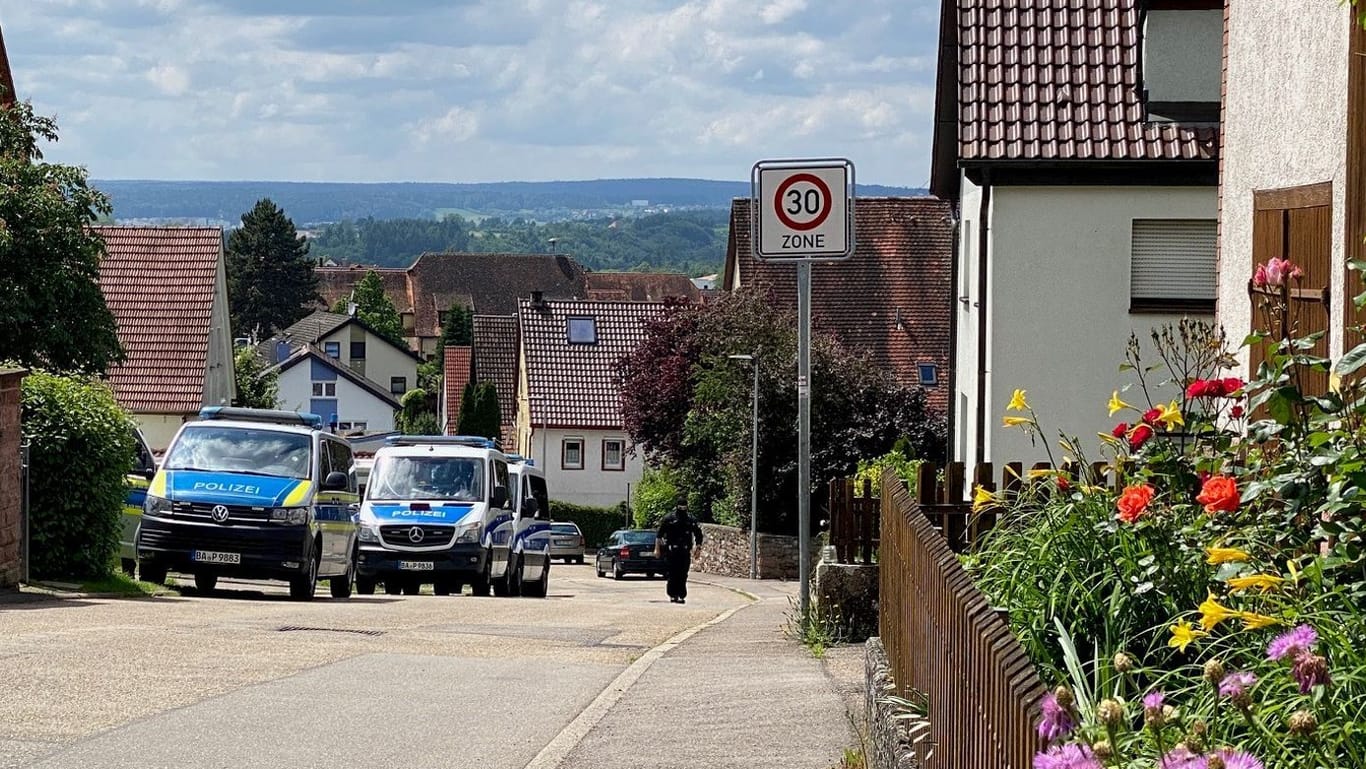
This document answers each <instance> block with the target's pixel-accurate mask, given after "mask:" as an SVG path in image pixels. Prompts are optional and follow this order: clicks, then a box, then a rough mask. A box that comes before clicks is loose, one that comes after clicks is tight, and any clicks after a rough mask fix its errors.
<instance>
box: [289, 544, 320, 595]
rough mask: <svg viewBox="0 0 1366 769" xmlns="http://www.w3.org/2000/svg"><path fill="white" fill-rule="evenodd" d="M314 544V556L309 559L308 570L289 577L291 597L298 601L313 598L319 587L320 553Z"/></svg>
mask: <svg viewBox="0 0 1366 769" xmlns="http://www.w3.org/2000/svg"><path fill="white" fill-rule="evenodd" d="M316 551H317V546H316V545H315V546H314V553H313V557H311V558H309V559H308V571H307V572H305V573H303V574H296V575H294V576H293V577H290V578H289V597H290V598H292V599H294V600H296V601H311V600H313V591H314V590H316V589H317V587H318V555H319V553H318V552H316Z"/></svg>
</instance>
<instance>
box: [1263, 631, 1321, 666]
mask: <svg viewBox="0 0 1366 769" xmlns="http://www.w3.org/2000/svg"><path fill="white" fill-rule="evenodd" d="M1318 641H1319V634H1318V632H1316V631H1315V630H1314V628H1312V627H1310V626H1308V625H1300V626H1299V627H1297V628H1295V629H1294V630H1287V631H1286V632H1284V633H1281V634H1280V635H1278V636H1276V637H1275V638H1273V639H1272V640H1271V643H1269V644H1267V646H1266V658H1267V659H1270V660H1281V659H1285V658H1286V657H1290V658H1291V659H1294V658H1295V657H1296V656H1298V655H1299V653H1300V652H1302V651H1312V650H1313V648H1314V644H1316V643H1318Z"/></svg>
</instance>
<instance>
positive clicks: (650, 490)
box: [631, 467, 678, 528]
mask: <svg viewBox="0 0 1366 769" xmlns="http://www.w3.org/2000/svg"><path fill="white" fill-rule="evenodd" d="M677 499H678V471H676V470H673V469H671V468H668V467H652V468H649V469H648V470H646V471H645V474H644V475H643V476H641V478H640V483H639V484H638V485H637V486H636V497H635V500H634V502H633V503H632V505H631V508H632V515H633V518H634V520H635V525H636V526H637V527H639V528H651V527H654V526H658V525H659V522H660V521H661V520H663V519H664V516H666V515H668V514H669V513H671V512H673V510H674V505H675V504H676V500H677Z"/></svg>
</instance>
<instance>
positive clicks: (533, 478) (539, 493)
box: [527, 475, 550, 519]
mask: <svg viewBox="0 0 1366 769" xmlns="http://www.w3.org/2000/svg"><path fill="white" fill-rule="evenodd" d="M527 482H528V483H530V484H531V496H533V497H535V498H536V504H537V506H539V507H540V508H541V510H543V511H544V512H543V513H541V515H543V516H544V517H545V518H547V519H549V518H550V492H549V491H547V490H546V486H545V479H544V478H542V477H540V476H539V475H528V476H527Z"/></svg>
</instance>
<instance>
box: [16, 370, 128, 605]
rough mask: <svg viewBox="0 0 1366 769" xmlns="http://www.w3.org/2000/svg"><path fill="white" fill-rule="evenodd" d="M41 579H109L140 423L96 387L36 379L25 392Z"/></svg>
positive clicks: (36, 569)
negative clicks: (135, 436) (136, 424)
mask: <svg viewBox="0 0 1366 769" xmlns="http://www.w3.org/2000/svg"><path fill="white" fill-rule="evenodd" d="M22 415H23V416H22V420H23V431H24V436H25V437H26V438H28V440H29V442H30V445H31V449H30V454H29V456H30V458H31V462H32V464H31V468H30V471H29V511H30V512H29V515H30V521H31V524H30V525H31V528H30V531H31V536H32V540H31V542H32V544H31V547H32V550H31V552H32V558H33V560H32V570H33V574H34V576H36V577H77V578H87V577H102V576H105V575H107V574H108V573H109V572H110V566H111V564H112V563H113V560H114V556H115V555H116V554H117V553H118V547H119V533H120V531H121V530H122V525H123V523H122V518H121V516H122V510H123V500H124V495H125V490H124V483H125V477H126V476H127V474H128V469H129V468H130V467H131V466H132V463H133V452H134V443H133V430H134V427H135V425H134V423H133V420H132V418H131V417H130V416H129V415H128V412H126V411H124V410H123V409H122V408H121V407H120V406H119V404H118V403H117V402H116V401H115V400H114V394H113V393H112V392H110V390H109V388H108V387H107V386H106V385H104V384H102V383H100V382H96V381H92V380H88V379H80V378H76V377H61V376H54V375H52V374H46V373H42V372H36V373H33V374H30V375H28V376H27V377H24V381H23V385H22Z"/></svg>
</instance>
